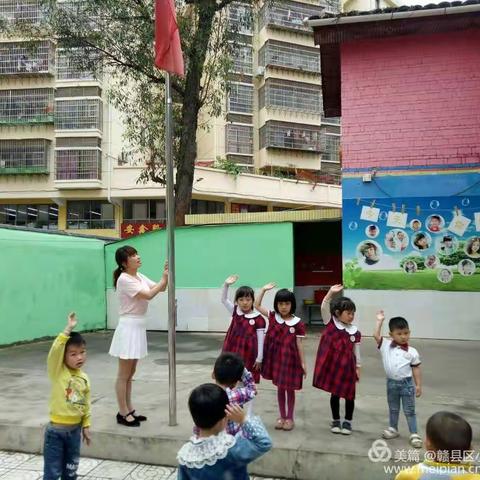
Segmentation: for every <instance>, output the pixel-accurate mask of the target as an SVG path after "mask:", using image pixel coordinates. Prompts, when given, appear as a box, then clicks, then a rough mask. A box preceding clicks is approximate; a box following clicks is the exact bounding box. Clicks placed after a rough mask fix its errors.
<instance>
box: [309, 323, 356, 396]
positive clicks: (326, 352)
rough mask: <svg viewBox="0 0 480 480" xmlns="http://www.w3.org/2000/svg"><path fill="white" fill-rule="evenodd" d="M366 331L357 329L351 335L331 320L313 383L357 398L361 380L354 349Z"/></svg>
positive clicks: (327, 390)
mask: <svg viewBox="0 0 480 480" xmlns="http://www.w3.org/2000/svg"><path fill="white" fill-rule="evenodd" d="M361 337H362V334H361V333H360V332H359V331H358V330H357V332H356V333H355V334H352V335H350V334H349V333H348V332H347V331H346V330H340V329H338V328H337V327H336V325H335V322H334V321H333V320H330V322H329V323H328V324H327V327H326V328H325V331H324V332H323V334H322V338H321V339H320V344H319V346H318V352H317V359H316V362H315V371H314V374H313V386H314V387H317V388H320V389H321V390H325V391H326V392H330V393H333V394H334V395H337V396H339V397H340V398H346V399H348V400H351V399H354V398H355V386H356V382H357V371H356V367H357V359H356V357H355V353H354V345H355V343H359V342H360V339H361Z"/></svg>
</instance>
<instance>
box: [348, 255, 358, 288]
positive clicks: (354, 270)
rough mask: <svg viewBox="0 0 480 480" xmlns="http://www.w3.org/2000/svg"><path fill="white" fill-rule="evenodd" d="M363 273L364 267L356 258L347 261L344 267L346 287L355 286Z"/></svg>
mask: <svg viewBox="0 0 480 480" xmlns="http://www.w3.org/2000/svg"><path fill="white" fill-rule="evenodd" d="M361 273H362V268H361V267H360V266H359V265H358V260H357V259H356V258H354V259H352V260H350V261H349V262H347V263H346V264H345V266H344V267H343V285H344V286H345V288H353V287H355V285H356V283H357V281H358V279H359V277H360V275H361Z"/></svg>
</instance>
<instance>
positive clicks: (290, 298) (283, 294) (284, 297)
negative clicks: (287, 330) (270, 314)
mask: <svg viewBox="0 0 480 480" xmlns="http://www.w3.org/2000/svg"><path fill="white" fill-rule="evenodd" d="M279 302H290V304H291V307H290V315H293V314H294V313H295V309H296V308H297V300H296V299H295V295H294V294H293V292H291V291H290V290H288V289H287V288H281V289H280V290H279V291H278V292H277V293H276V294H275V298H274V299H273V309H274V310H275V311H276V312H277V313H280V312H279V311H278V303H279Z"/></svg>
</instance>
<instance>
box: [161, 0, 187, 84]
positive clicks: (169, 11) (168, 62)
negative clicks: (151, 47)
mask: <svg viewBox="0 0 480 480" xmlns="http://www.w3.org/2000/svg"><path fill="white" fill-rule="evenodd" d="M155 66H156V67H158V68H160V69H161V70H166V71H167V72H170V73H176V74H177V75H181V76H183V75H184V74H185V73H184V66H183V54H182V46H181V44H180V34H179V32H178V26H177V16H176V14H175V4H174V0H155Z"/></svg>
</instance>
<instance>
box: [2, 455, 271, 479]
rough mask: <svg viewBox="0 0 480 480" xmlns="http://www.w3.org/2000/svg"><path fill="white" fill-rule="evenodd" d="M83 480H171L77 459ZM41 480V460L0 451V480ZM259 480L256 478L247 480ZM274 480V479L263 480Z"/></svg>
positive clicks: (152, 468)
mask: <svg viewBox="0 0 480 480" xmlns="http://www.w3.org/2000/svg"><path fill="white" fill-rule="evenodd" d="M78 474H79V478H80V479H85V480H87V479H88V480H175V479H176V478H177V473H176V470H175V469H174V468H171V467H159V466H157V465H142V464H139V463H129V462H112V461H110V460H100V459H96V458H81V459H80V466H79V468H78ZM42 477H43V457H42V456H41V455H32V454H29V453H19V452H5V451H0V480H40V479H41V478H42ZM251 479H252V480H260V477H251ZM265 480H278V479H265Z"/></svg>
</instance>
